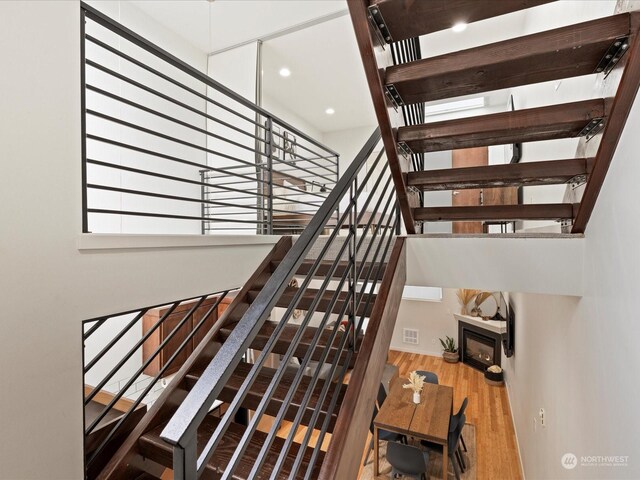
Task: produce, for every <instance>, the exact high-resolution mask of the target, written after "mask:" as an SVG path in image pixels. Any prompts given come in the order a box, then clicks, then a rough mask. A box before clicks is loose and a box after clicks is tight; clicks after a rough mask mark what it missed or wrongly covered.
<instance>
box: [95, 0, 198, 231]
mask: <svg viewBox="0 0 640 480" xmlns="http://www.w3.org/2000/svg"><path fill="white" fill-rule="evenodd" d="M91 5H93V6H94V7H96V8H98V9H99V10H101V11H103V12H104V13H105V14H107V15H109V16H110V17H112V18H114V19H115V20H117V21H119V22H121V23H122V24H123V25H125V26H127V27H128V28H131V29H133V30H134V31H135V32H138V33H139V34H141V35H142V36H144V37H145V38H147V39H149V40H150V41H152V42H154V43H156V44H157V45H158V46H160V47H161V48H164V49H166V50H168V51H169V52H170V53H172V54H174V55H176V56H178V57H179V58H181V59H182V60H184V61H185V62H186V63H187V64H189V65H191V66H193V67H195V68H196V69H197V70H200V71H205V70H206V60H207V58H206V54H205V52H203V51H200V50H198V49H197V48H195V47H193V46H191V45H190V44H188V43H187V42H186V41H185V40H184V39H183V38H182V37H180V36H178V35H177V34H175V33H174V32H173V31H171V30H169V29H167V28H166V27H164V26H162V25H160V24H159V23H157V22H156V21H154V20H152V19H150V18H149V17H148V16H147V15H145V14H143V13H142V12H141V11H140V10H138V9H137V8H136V7H134V6H133V5H132V4H130V3H128V2H103V1H94V2H91ZM85 28H86V31H87V33H88V34H90V35H92V36H94V37H96V38H98V39H99V40H102V41H104V42H106V43H107V44H109V45H111V46H114V47H116V48H117V49H118V50H120V51H122V52H123V53H125V54H127V55H131V56H132V57H134V58H135V59H138V60H141V61H143V62H144V63H145V64H146V65H149V66H151V67H152V68H154V69H156V70H158V71H160V72H161V73H162V74H165V75H168V76H170V77H171V78H175V79H177V80H178V81H180V82H181V83H183V84H184V85H186V86H187V87H188V88H191V89H194V90H196V91H197V92H199V93H201V94H204V93H205V91H206V90H205V87H204V85H203V84H202V83H200V82H199V81H197V80H195V79H193V78H192V77H190V76H188V75H187V74H184V73H182V72H181V71H179V70H177V69H175V68H174V67H171V66H169V65H168V64H167V63H166V62H164V61H162V60H160V59H158V58H157V57H155V56H153V55H151V54H150V53H147V52H145V51H143V50H142V49H140V48H138V47H136V46H134V45H133V44H132V43H131V42H129V41H127V40H125V39H124V38H122V37H119V36H118V35H116V34H114V33H112V32H110V31H109V30H107V29H105V28H104V27H101V26H99V25H97V24H96V23H95V22H94V21H92V20H90V19H88V20H87V22H86V27H85ZM86 57H87V59H88V60H91V61H95V62H97V63H98V64H100V65H104V66H106V67H107V68H110V69H111V70H114V71H115V72H116V73H119V74H121V75H124V76H125V77H128V78H131V79H133V80H134V81H137V82H140V83H143V84H144V85H146V86H148V87H151V88H153V89H154V90H157V91H159V92H160V93H161V94H165V95H169V96H170V97H172V98H174V99H176V100H178V101H180V102H183V103H185V104H187V105H189V106H191V107H193V108H195V109H196V110H198V111H201V112H204V111H205V108H206V106H205V102H204V100H203V99H202V98H199V97H198V96H196V95H194V94H192V93H189V92H187V91H185V90H184V89H181V88H179V87H177V86H175V85H173V84H171V83H169V82H167V81H165V80H162V79H161V78H160V77H158V76H156V75H154V74H151V73H149V72H147V71H145V70H143V69H141V68H140V67H137V66H135V65H134V64H132V63H130V62H129V61H127V60H124V59H122V58H120V57H119V56H117V55H115V54H113V53H111V52H108V51H107V50H105V49H103V48H102V47H100V46H98V45H95V44H93V43H92V42H87V44H86ZM86 81H87V84H88V85H91V86H96V87H98V88H101V89H103V90H106V91H107V92H110V93H113V94H116V95H119V96H121V97H124V98H125V99H127V100H129V101H133V102H136V103H138V104H141V105H143V106H145V107H147V108H151V109H154V110H156V111H158V112H159V113H160V114H164V115H168V116H170V117H172V118H175V119H177V120H179V121H182V122H186V123H188V124H189V125H193V126H194V127H195V128H199V129H204V128H205V126H206V123H205V118H204V117H203V116H201V115H198V114H196V113H194V112H190V111H188V110H186V109H184V108H182V107H179V106H177V105H175V104H173V103H171V102H169V101H166V100H163V99H161V98H159V97H158V96H156V95H153V94H151V93H149V92H146V91H144V90H142V89H140V88H138V87H136V86H133V85H130V84H129V83H127V82H125V81H122V80H119V79H117V78H116V77H114V76H112V75H109V74H108V73H106V72H102V71H100V70H99V69H97V68H95V67H93V66H89V65H88V66H87V69H86ZM86 102H87V103H86V105H87V109H88V110H97V111H98V112H101V113H106V114H108V115H111V116H114V117H116V118H119V119H121V120H124V121H126V122H130V123H133V124H136V125H139V126H142V127H145V128H148V129H151V130H153V131H156V132H160V133H162V134H165V135H169V136H172V137H176V138H178V139H180V140H183V141H186V142H189V143H190V144H193V145H195V148H194V147H188V146H185V145H179V144H177V143H176V142H173V141H168V140H164V139H162V138H159V137H157V136H154V135H150V134H146V133H142V132H140V131H137V130H135V129H132V128H129V127H126V126H123V125H119V124H117V123H114V122H112V121H109V120H106V119H101V118H99V117H96V116H94V115H87V133H88V134H91V135H98V136H100V137H103V138H107V139H111V140H115V141H119V142H124V143H127V144H130V145H134V146H136V147H139V148H144V149H149V150H152V151H156V152H159V153H160V154H164V155H172V156H175V157H178V158H181V159H183V160H188V161H192V162H196V163H199V164H202V165H204V164H206V154H205V152H204V151H202V150H200V149H199V148H198V147H205V146H206V136H205V135H204V133H203V132H202V131H198V130H195V129H191V128H187V127H185V126H182V125H178V124H177V123H175V122H172V121H169V120H166V119H163V118H160V117H159V116H157V115H154V114H151V113H147V112H143V111H141V110H140V109H138V108H136V107H133V106H129V105H126V104H124V103H121V102H119V101H117V100H114V99H111V98H109V97H108V96H105V95H103V94H101V93H98V92H94V91H88V92H87V100H86ZM87 157H88V158H90V159H96V160H99V161H105V162H109V163H113V164H116V165H124V166H128V167H134V168H139V169H144V170H149V171H155V172H162V173H164V174H169V175H174V176H177V177H181V178H186V179H189V180H199V176H200V175H199V168H198V167H195V166H189V165H185V164H182V163H177V162H174V161H170V160H168V159H164V158H161V157H158V156H150V155H146V154H143V153H140V152H135V151H133V150H130V149H126V148H119V147H116V146H113V145H110V144H108V143H104V142H101V141H97V140H91V139H90V140H88V141H87ZM87 179H88V182H89V183H93V184H98V185H106V186H109V187H117V188H126V189H134V190H142V191H147V192H154V193H162V194H170V195H176V196H180V197H185V198H193V199H199V198H200V187H199V186H198V185H193V184H189V183H183V182H177V181H173V180H165V179H160V178H157V177H152V176H147V175H141V174H137V173H132V172H127V171H122V170H117V169H114V168H107V167H103V166H96V165H88V167H87ZM88 204H89V207H90V208H100V209H107V210H124V211H141V212H154V213H163V214H175V215H186V216H196V217H199V216H200V205H199V204H198V203H195V202H188V201H178V200H168V199H161V198H156V197H148V196H142V195H134V194H127V193H120V192H113V191H104V190H98V189H89V191H88ZM88 226H89V231H91V232H94V233H173V234H190V233H200V222H199V221H197V220H177V219H164V218H151V217H142V216H135V215H114V214H97V213H90V214H89V225H88Z"/></svg>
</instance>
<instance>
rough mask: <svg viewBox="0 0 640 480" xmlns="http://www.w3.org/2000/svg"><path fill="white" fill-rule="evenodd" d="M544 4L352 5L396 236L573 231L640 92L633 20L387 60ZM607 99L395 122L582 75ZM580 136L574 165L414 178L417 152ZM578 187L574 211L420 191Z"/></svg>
mask: <svg viewBox="0 0 640 480" xmlns="http://www.w3.org/2000/svg"><path fill="white" fill-rule="evenodd" d="M545 3H550V0H504V1H500V2H483V1H475V0H453V1H446V0H431V1H428V2H426V1H425V2H407V1H404V0H373V1H371V2H367V1H366V0H352V1H350V2H349V9H350V13H351V17H352V20H353V24H354V28H355V30H356V36H357V40H358V45H359V48H360V52H361V55H362V58H363V63H364V67H365V72H366V75H367V80H368V83H369V88H370V90H371V95H372V99H373V102H374V105H375V108H376V115H377V118H378V122H379V124H380V128H381V131H382V136H383V140H384V143H385V148H386V150H387V155H388V158H389V162H390V164H391V169H392V172H394V182H395V187H396V189H397V191H398V198H399V202H400V207H401V209H402V212H403V217H404V221H405V227H406V229H407V231H408V232H409V233H415V232H416V231H417V230H416V226H415V223H416V222H417V223H420V222H438V221H482V222H506V221H515V220H557V221H563V222H564V224H565V225H566V224H568V225H570V231H571V232H572V233H583V232H584V231H585V228H586V226H587V222H588V220H589V216H590V215H591V211H592V210H593V207H594V205H595V202H596V199H597V196H598V192H599V190H600V187H601V185H602V182H603V181H604V177H605V175H606V172H607V169H608V166H609V164H610V162H611V160H612V157H613V154H614V152H615V148H616V145H617V142H618V139H619V137H620V134H621V132H622V129H623V127H624V124H625V122H626V118H627V116H628V114H629V111H630V109H631V105H632V103H633V100H634V98H635V95H636V93H637V90H638V86H639V85H640V47H638V45H637V44H638V42H637V37H638V28H639V27H640V13H637V12H627V13H620V14H617V15H613V16H610V17H605V18H599V19H596V20H592V21H588V22H584V23H579V24H575V25H570V26H566V27H562V28H557V29H553V30H548V31H544V32H540V33H535V34H532V35H526V36H523V37H519V38H513V39H509V40H505V41H502V42H498V43H493V44H489V45H482V46H479V47H476V48H471V49H468V50H462V51H457V52H453V53H450V54H446V55H440V56H436V57H431V58H417V59H416V58H414V59H409V60H407V59H401V61H400V62H399V61H398V59H397V56H396V55H393V60H394V62H391V60H390V59H389V56H388V55H386V54H385V52H386V51H387V50H388V48H387V45H388V44H390V45H391V51H392V53H393V51H394V47H395V46H396V45H404V44H406V42H408V41H410V40H414V41H415V39H416V37H418V36H421V35H427V34H429V33H433V32H437V31H441V30H445V29H449V28H451V26H452V25H454V24H455V23H456V22H459V21H465V22H466V23H471V22H475V21H479V20H483V19H487V18H490V17H494V16H498V15H503V14H507V13H511V12H515V11H518V10H522V9H526V8H535V7H538V6H540V5H542V4H545ZM611 73H615V74H614V75H612V77H611V78H612V79H614V81H609V82H608V88H609V90H611V93H610V95H609V94H607V96H606V98H596V99H585V100H582V101H577V102H572V103H566V104H558V105H548V106H542V107H537V108H529V109H524V110H517V111H511V112H501V113H494V114H488V115H481V116H475V117H467V118H458V119H452V120H446V121H435V122H430V123H424V121H422V122H415V121H414V122H407V117H406V115H405V116H404V121H402V120H403V119H401V118H400V117H399V115H398V114H397V110H398V109H399V108H402V109H403V111H406V109H407V108H408V107H412V108H413V109H414V110H415V108H416V105H417V106H418V108H421V106H422V105H424V103H426V102H432V101H437V100H443V99H449V98H454V97H460V96H466V95H475V94H481V93H484V92H490V91H495V90H501V89H509V88H513V87H520V86H523V85H530V84H534V83H540V82H547V81H554V80H561V79H565V78H570V77H577V76H584V75H592V76H596V75H600V76H608V75H609V74H611ZM573 137H580V143H579V146H578V149H577V151H578V152H579V153H578V154H577V155H576V158H573V159H567V160H550V159H544V158H541V159H538V160H539V161H535V162H530V163H522V164H518V163H514V164H506V165H491V166H479V167H466V168H451V169H444V170H427V171H424V166H423V167H422V168H416V165H418V164H417V163H416V162H415V161H413V162H412V161H410V158H411V157H412V156H413V157H415V155H417V154H423V153H427V152H437V151H442V150H457V149H465V148H473V147H485V146H491V145H506V144H520V143H526V142H533V141H540V140H552V139H562V138H573ZM571 182H574V183H584V184H585V186H584V193H583V194H582V197H581V200H580V201H579V202H572V203H552V204H517V205H490V206H485V205H480V206H452V207H429V206H425V205H423V204H422V201H421V197H420V196H419V192H427V191H433V190H461V189H478V188H495V187H504V186H512V187H520V186H535V185H552V184H567V183H571Z"/></svg>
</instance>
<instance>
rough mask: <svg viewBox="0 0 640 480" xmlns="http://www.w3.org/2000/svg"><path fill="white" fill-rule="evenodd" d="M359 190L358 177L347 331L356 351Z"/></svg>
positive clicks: (353, 187)
mask: <svg viewBox="0 0 640 480" xmlns="http://www.w3.org/2000/svg"><path fill="white" fill-rule="evenodd" d="M357 191H358V177H357V176H356V177H355V178H354V181H353V183H352V185H351V203H352V205H351V209H352V210H351V216H350V218H349V221H350V225H349V227H350V232H351V240H350V242H349V269H350V273H349V299H348V301H349V302H351V308H350V309H349V322H348V328H349V330H348V331H347V332H346V333H347V335H351V336H352V337H351V341H350V349H351V350H353V351H355V349H356V339H357V333H356V314H357V307H358V301H357V297H356V291H357V283H358V274H357V254H358V249H357V244H358V239H357V235H358V196H357V194H356V193H355V192H357Z"/></svg>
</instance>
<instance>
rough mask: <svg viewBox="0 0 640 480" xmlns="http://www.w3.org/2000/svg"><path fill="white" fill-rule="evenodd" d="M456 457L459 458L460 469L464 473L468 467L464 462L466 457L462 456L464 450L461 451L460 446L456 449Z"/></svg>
mask: <svg viewBox="0 0 640 480" xmlns="http://www.w3.org/2000/svg"><path fill="white" fill-rule="evenodd" d="M456 458H457V459H458V464H459V465H460V470H462V473H464V471H465V470H466V469H467V466H466V465H465V463H464V459H463V458H462V452H461V451H460V449H459V448H458V449H457V450H456Z"/></svg>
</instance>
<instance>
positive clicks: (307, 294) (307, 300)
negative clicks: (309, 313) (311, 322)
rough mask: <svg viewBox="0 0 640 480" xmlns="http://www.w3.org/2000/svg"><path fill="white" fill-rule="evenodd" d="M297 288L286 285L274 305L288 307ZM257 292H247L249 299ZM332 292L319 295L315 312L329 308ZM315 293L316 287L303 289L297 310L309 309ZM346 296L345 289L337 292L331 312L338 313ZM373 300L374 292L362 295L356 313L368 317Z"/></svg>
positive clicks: (328, 291) (316, 293)
mask: <svg viewBox="0 0 640 480" xmlns="http://www.w3.org/2000/svg"><path fill="white" fill-rule="evenodd" d="M298 290H299V289H298V288H296V287H287V288H286V289H285V291H284V293H283V294H282V295H281V296H280V298H279V299H278V303H277V304H276V306H277V307H282V308H286V307H288V306H289V305H290V304H291V302H292V301H293V297H294V296H295V295H296V293H297V292H298ZM259 293H260V292H259V291H258V290H254V291H251V292H249V298H250V299H251V301H253V300H255V298H256V297H257V296H258V294H259ZM334 294H335V291H334V290H327V291H325V292H323V293H322V295H321V297H320V300H319V301H318V304H317V307H316V310H315V311H316V312H317V313H322V312H326V311H327V309H328V308H329V305H330V304H331V301H332V300H333V297H334ZM317 295H318V289H317V288H307V289H305V291H304V293H303V294H302V297H301V298H300V300H299V302H298V305H297V307H296V308H298V309H299V310H309V308H310V307H311V304H312V303H313V301H314V299H315V298H316V296H317ZM348 298H349V292H347V291H341V292H339V293H338V298H337V299H336V300H335V303H334V304H333V307H332V309H331V312H332V313H340V311H341V310H342V308H343V306H344V302H345V301H346V300H348ZM367 301H368V303H367ZM375 301H376V295H375V294H371V295H369V294H365V295H363V298H362V300H361V301H360V303H359V306H358V315H363V314H364V315H365V316H367V317H368V316H369V315H370V314H371V310H372V309H373V304H374V303H375ZM348 309H349V306H347V309H346V310H345V312H348V311H349V310H348Z"/></svg>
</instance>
